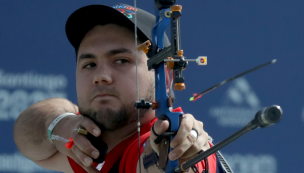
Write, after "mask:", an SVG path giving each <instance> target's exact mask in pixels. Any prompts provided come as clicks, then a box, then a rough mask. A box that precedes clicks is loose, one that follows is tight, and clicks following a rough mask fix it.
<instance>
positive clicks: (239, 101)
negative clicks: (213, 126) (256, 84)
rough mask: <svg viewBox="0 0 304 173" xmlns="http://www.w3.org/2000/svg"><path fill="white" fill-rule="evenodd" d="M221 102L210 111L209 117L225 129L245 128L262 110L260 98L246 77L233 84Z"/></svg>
mask: <svg viewBox="0 0 304 173" xmlns="http://www.w3.org/2000/svg"><path fill="white" fill-rule="evenodd" d="M221 102H222V103H221V104H220V105H219V106H214V107H211V108H210V109H209V115H210V116H211V117H214V118H216V120H217V123H218V124H219V125H220V126H223V127H243V126H245V125H246V124H248V122H250V121H251V120H252V119H253V117H254V115H255V114H256V112H257V111H258V110H259V109H260V108H261V106H260V100H259V98H258V97H257V95H256V94H255V93H254V91H253V90H252V89H251V87H250V85H249V83H248V82H247V80H246V79H245V78H244V77H241V78H239V79H236V80H235V81H234V82H233V83H232V85H231V86H230V87H229V88H228V90H227V92H226V94H225V95H224V97H223V98H222V99H221Z"/></svg>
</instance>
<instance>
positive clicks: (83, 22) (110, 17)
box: [65, 5, 150, 50]
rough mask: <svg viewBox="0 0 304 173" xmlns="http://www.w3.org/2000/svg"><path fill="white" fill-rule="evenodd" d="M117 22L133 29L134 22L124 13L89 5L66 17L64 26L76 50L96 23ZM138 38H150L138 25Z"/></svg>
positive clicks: (103, 6) (102, 6)
mask: <svg viewBox="0 0 304 173" xmlns="http://www.w3.org/2000/svg"><path fill="white" fill-rule="evenodd" d="M109 23H113V24H117V25H120V26H123V27H126V28H128V29H130V30H132V31H134V27H135V26H134V23H133V22H132V21H131V20H129V19H128V18H127V17H126V16H125V15H124V14H122V13H121V12H119V11H117V10H115V9H114V8H111V7H109V6H105V5H89V6H85V7H82V8H80V9H78V10H76V11H75V12H74V13H72V14H71V16H70V17H69V18H68V20H67V22H66V26H65V31H66V35H67V37H68V39H69V41H70V43H71V44H72V45H73V47H74V48H75V49H76V50H78V48H79V45H80V43H81V41H82V39H83V38H84V36H85V35H86V33H87V32H88V31H90V30H91V29H92V28H93V27H94V26H96V25H106V24H109ZM137 34H138V38H139V39H141V40H142V41H146V40H150V39H149V38H148V37H147V36H146V35H145V34H144V33H143V32H142V31H141V30H140V29H139V28H138V27H137Z"/></svg>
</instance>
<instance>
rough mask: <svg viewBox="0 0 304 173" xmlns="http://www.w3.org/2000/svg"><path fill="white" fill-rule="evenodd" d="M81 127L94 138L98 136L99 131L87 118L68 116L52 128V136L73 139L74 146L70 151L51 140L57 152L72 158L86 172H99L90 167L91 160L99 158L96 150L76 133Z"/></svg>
mask: <svg viewBox="0 0 304 173" xmlns="http://www.w3.org/2000/svg"><path fill="white" fill-rule="evenodd" d="M79 127H82V128H84V129H86V130H87V131H88V132H89V133H91V134H92V135H94V136H95V137H98V136H100V134H101V130H100V129H99V128H98V126H97V125H96V124H95V123H94V122H93V121H92V120H90V119H89V118H86V117H83V116H82V115H77V116H68V117H65V118H63V119H62V120H61V121H60V122H59V123H58V124H57V125H56V126H55V128H54V130H53V135H58V136H60V137H63V138H65V139H69V138H71V137H72V138H73V141H74V145H73V147H72V148H71V149H68V148H66V147H65V143H64V142H62V141H58V140H53V143H54V145H55V147H56V148H57V150H58V151H59V152H60V153H62V154H64V155H66V156H69V157H70V158H72V159H73V160H74V161H75V162H76V163H77V164H79V165H80V166H81V167H82V168H83V169H85V170H86V171H87V172H90V173H91V172H92V173H95V172H96V173H98V172H99V171H97V170H96V168H95V167H94V166H93V165H92V163H93V160H92V158H94V159H96V158H98V156H99V152H98V150H97V149H96V148H95V147H94V146H93V145H92V144H91V142H90V141H89V140H88V139H87V138H86V137H85V136H84V135H82V134H79V133H78V132H77V129H78V128H79Z"/></svg>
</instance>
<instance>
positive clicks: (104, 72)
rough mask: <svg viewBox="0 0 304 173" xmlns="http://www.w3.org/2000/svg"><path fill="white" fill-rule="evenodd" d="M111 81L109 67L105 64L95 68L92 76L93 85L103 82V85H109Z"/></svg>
mask: <svg viewBox="0 0 304 173" xmlns="http://www.w3.org/2000/svg"><path fill="white" fill-rule="evenodd" d="M112 82H113V78H112V72H111V69H110V68H109V67H107V66H106V65H100V66H98V68H97V69H96V70H95V74H94V78H93V84H94V85H99V84H104V85H110V84H112Z"/></svg>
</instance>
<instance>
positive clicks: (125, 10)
mask: <svg viewBox="0 0 304 173" xmlns="http://www.w3.org/2000/svg"><path fill="white" fill-rule="evenodd" d="M113 8H115V9H116V10H117V11H120V12H121V13H122V14H124V15H125V16H126V17H127V18H129V19H132V18H133V15H134V14H135V11H137V9H135V8H134V7H131V6H127V5H115V6H113Z"/></svg>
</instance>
